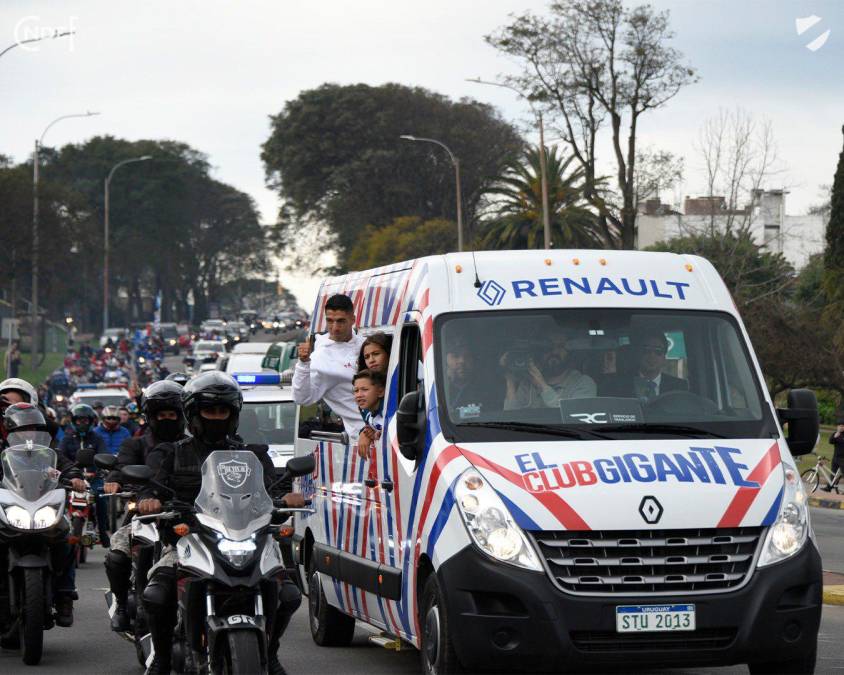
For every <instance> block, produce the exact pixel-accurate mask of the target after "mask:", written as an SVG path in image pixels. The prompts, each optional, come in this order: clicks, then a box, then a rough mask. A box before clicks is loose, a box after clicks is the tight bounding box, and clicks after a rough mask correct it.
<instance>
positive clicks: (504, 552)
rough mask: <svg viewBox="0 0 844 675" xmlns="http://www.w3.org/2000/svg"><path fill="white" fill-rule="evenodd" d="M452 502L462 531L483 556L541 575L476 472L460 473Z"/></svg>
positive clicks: (501, 506) (527, 544) (504, 511)
mask: <svg viewBox="0 0 844 675" xmlns="http://www.w3.org/2000/svg"><path fill="white" fill-rule="evenodd" d="M455 498H456V500H457V508H458V510H459V511H460V515H461V516H462V517H463V522H464V523H465V524H466V529H468V530H469V534H470V535H471V536H472V539H474V541H475V543H476V544H477V545H478V546H479V547H480V549H481V550H482V551H483V552H484V553H486V554H487V555H489V556H491V557H493V558H495V559H496V560H501V561H502V562H506V563H510V564H511V565H518V566H519V567H524V568H526V569H529V570H535V571H537V572H541V571H542V565H541V564H540V562H539V559H538V558H537V555H536V552H535V551H534V550H533V547H532V546H531V544H530V542H529V541H528V538H527V536H525V533H524V532H522V530H521V528H520V527H519V526H518V525H516V523H514V522H513V519H512V518H511V517H510V513H509V512H508V511H507V507H505V506H504V503H503V502H502V501H501V498H500V497H499V496H498V493H496V491H495V490H494V489H493V488H492V486H491V485H489V484H488V483H487V482H486V481H485V480H484V479H483V478H482V477H481V475H480V474H479V473H478V472H477V470H475V469H467V470H466V471H464V472H463V475H461V476H460V478H459V479H458V480H457V486H456V487H455Z"/></svg>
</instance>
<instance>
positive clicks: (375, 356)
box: [358, 333, 393, 375]
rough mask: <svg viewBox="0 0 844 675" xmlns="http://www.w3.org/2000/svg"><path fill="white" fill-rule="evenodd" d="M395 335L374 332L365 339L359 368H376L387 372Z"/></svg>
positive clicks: (381, 371) (359, 358) (359, 359)
mask: <svg viewBox="0 0 844 675" xmlns="http://www.w3.org/2000/svg"><path fill="white" fill-rule="evenodd" d="M392 346H393V337H392V336H391V335H387V334H386V333H373V334H372V335H370V336H369V337H367V338H366V340H364V342H363V345H362V346H361V348H360V355H359V356H358V370H359V371H360V370H375V371H378V372H380V373H384V374H385V375H386V374H387V366H388V364H389V363H390V348H391V347H392Z"/></svg>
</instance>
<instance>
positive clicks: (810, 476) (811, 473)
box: [800, 455, 841, 494]
mask: <svg viewBox="0 0 844 675" xmlns="http://www.w3.org/2000/svg"><path fill="white" fill-rule="evenodd" d="M814 456H815V457H817V458H818V461H817V462H816V463H815V466H813V467H811V468H809V469H806V470H805V471H804V472H803V473H801V474H800V478H801V479H802V480H803V486H804V487H805V488H806V492H808V493H809V494H812V493H813V492H814V491H815V490H817V489H818V486H819V485H820V482H821V478H823V480H824V482H825V483H826V486H825V489H826V490H828V491H829V492H832V490H835V493H836V494H841V490H840V489H839V488H838V483H839V481H840V480H841V468H840V467H839V468H838V469H836V471H835V473H834V474H833V473H832V472H831V471H830V470H829V469H828V468H827V466H826V465H827V462H828V460H827V459H826V458H824V457H820V456H818V455H814Z"/></svg>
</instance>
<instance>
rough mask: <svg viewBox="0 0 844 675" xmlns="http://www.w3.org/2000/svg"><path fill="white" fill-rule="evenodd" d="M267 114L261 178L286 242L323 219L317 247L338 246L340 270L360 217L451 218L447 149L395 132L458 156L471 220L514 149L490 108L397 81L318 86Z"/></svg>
mask: <svg viewBox="0 0 844 675" xmlns="http://www.w3.org/2000/svg"><path fill="white" fill-rule="evenodd" d="M271 120H272V131H271V134H270V137H269V138H268V139H267V141H266V142H265V143H264V145H263V150H262V153H261V157H262V159H263V161H264V165H265V168H266V174H267V181H268V184H269V185H270V186H271V187H272V188H273V189H275V190H276V191H277V192H278V194H279V196H280V197H281V199H282V200H283V202H284V204H285V206H284V210H283V212H282V214H280V222H281V227H282V228H284V229H285V230H286V233H285V234H284V235H283V236H284V238H285V241H286V242H287V243H288V244H295V243H296V242H297V241H298V240H299V239H300V237H302V236H305V237H306V238H307V232H309V231H313V230H314V229H315V228H320V227H324V231H325V232H326V233H327V235H328V237H327V240H326V242H325V246H332V247H334V248H336V251H337V254H338V256H339V261H340V262H339V267H340V268H343V267H345V261H344V256H345V255H346V254H348V253H349V252H350V251H351V250H352V249H353V248H354V247H355V244H356V242H357V240H358V239H359V238H360V236H361V234H362V233H363V231H364V228H365V227H366V226H367V225H370V226H372V227H373V228H375V229H378V228H382V227H386V226H387V225H389V224H390V223H392V222H393V221H394V220H395V219H396V218H398V217H400V216H417V217H419V218H421V219H422V220H423V221H425V220H431V219H436V218H445V219H449V220H454V219H456V208H455V204H456V199H455V186H454V169H453V167H452V165H451V161H450V160H449V157H448V155H447V154H446V153H445V151H443V150H442V149H441V148H437V147H435V146H433V145H431V144H428V143H410V142H407V141H403V140H400V138H399V137H400V136H401V135H403V134H412V135H415V136H419V137H428V138H434V139H437V140H439V141H442V142H443V143H445V144H446V145H447V146H449V147H450V148H451V150H452V151H453V152H454V154H455V155H456V156H457V157H458V159H459V160H460V164H461V170H462V192H463V195H462V196H463V214H464V219H465V221H466V223H468V224H470V225H471V223H472V221H473V220H474V217H475V212H476V209H477V205H478V202H479V199H480V197H481V195H482V194H483V192H484V191H485V190H486V188H487V187H488V186H489V184H490V182H491V181H492V180H493V179H494V178H495V177H496V176H498V175H499V174H500V173H501V170H502V168H503V166H504V164H505V163H506V161H507V160H508V159H509V158H510V157H512V156H514V155H515V154H516V153H518V151H519V150H520V149H521V147H522V140H521V138H520V137H519V134H518V133H517V131H516V130H515V128H513V126H512V125H510V124H509V123H507V122H504V121H503V120H502V119H501V118H500V117H499V116H498V114H497V113H496V112H495V111H494V110H493V109H492V108H491V107H490V106H487V105H484V104H481V103H478V102H477V101H473V100H470V99H463V100H460V101H452V100H450V99H448V98H446V97H444V96H441V95H439V94H435V93H433V92H431V91H428V90H426V89H421V88H411V87H406V86H402V85H398V84H386V85H382V86H379V87H371V86H368V85H365V84H356V85H350V86H341V85H336V84H324V85H322V86H321V87H319V88H317V89H312V90H308V91H304V92H302V93H301V94H300V95H299V96H298V97H297V98H296V99H294V100H292V101H288V102H287V103H286V104H285V106H284V109H283V110H282V111H281V112H280V113H278V114H277V115H274V116H273V117H272V118H271ZM312 257H313V256H312ZM311 266H312V267H316V266H317V265H316V264H315V263H314V261H313V260H311Z"/></svg>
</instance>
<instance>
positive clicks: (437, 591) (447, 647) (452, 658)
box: [419, 574, 465, 675]
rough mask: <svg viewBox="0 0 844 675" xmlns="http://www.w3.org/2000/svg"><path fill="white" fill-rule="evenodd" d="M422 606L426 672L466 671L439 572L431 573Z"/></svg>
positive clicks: (428, 674)
mask: <svg viewBox="0 0 844 675" xmlns="http://www.w3.org/2000/svg"><path fill="white" fill-rule="evenodd" d="M419 607H420V615H419V623H420V625H421V635H420V638H419V639H420V649H419V657H420V660H421V664H422V673H423V675H452V674H453V673H463V672H465V670H464V669H463V667H462V666H461V664H460V661H459V659H458V658H457V653H456V652H455V651H454V644H453V643H452V641H451V634H450V632H449V623H450V620H449V617H448V609H447V607H446V603H445V596H444V595H443V592H442V589H441V588H440V584H439V582H438V581H437V575H436V574H431V575H430V576H429V577H428V579H427V580H426V581H425V587H424V588H423V589H422V598H421V600H420V602H419Z"/></svg>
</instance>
